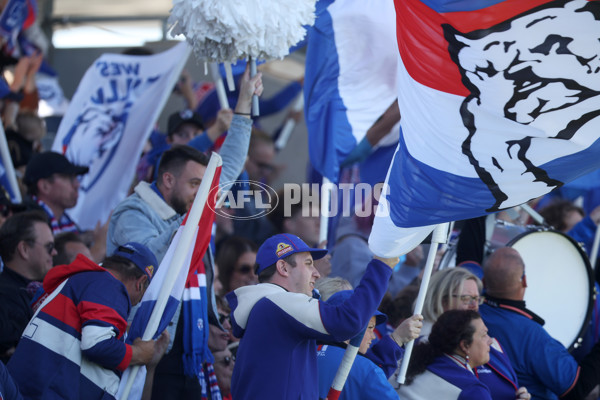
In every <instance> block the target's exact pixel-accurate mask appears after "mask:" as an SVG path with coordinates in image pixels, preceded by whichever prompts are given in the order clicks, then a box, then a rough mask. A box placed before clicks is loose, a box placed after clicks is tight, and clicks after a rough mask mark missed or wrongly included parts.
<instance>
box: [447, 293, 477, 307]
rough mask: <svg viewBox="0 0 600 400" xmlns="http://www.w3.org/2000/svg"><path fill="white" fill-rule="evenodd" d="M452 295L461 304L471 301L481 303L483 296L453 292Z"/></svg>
mask: <svg viewBox="0 0 600 400" xmlns="http://www.w3.org/2000/svg"><path fill="white" fill-rule="evenodd" d="M452 297H458V298H459V299H460V301H461V302H462V303H463V304H471V303H473V302H474V303H477V304H479V305H482V304H483V297H481V296H469V295H468V294H463V295H461V296H459V295H457V294H453V295H452Z"/></svg>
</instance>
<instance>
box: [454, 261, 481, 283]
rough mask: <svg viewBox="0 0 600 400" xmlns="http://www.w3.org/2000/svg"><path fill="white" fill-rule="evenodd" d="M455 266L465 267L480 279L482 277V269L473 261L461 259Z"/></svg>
mask: <svg viewBox="0 0 600 400" xmlns="http://www.w3.org/2000/svg"><path fill="white" fill-rule="evenodd" d="M457 267H461V268H464V269H466V270H467V271H469V272H470V273H472V274H473V275H475V276H476V277H478V278H479V279H480V280H481V279H483V269H482V268H481V265H479V263H477V262H475V261H463V262H461V263H460V264H458V265H457Z"/></svg>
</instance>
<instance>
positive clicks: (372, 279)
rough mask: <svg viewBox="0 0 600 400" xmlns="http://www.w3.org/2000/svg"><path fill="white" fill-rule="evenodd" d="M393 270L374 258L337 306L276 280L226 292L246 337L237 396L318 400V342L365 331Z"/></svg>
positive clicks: (239, 399)
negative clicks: (348, 293) (285, 286)
mask: <svg viewBox="0 0 600 400" xmlns="http://www.w3.org/2000/svg"><path fill="white" fill-rule="evenodd" d="M391 274H392V270H391V268H389V267H388V266H387V265H385V264H384V263H383V262H381V261H378V260H372V261H371V262H370V263H369V267H368V268H367V271H366V272H365V275H364V277H363V279H362V281H361V283H360V284H359V285H358V287H357V288H356V289H355V290H354V293H353V295H352V296H351V297H350V298H349V299H348V300H346V301H345V302H344V303H342V304H340V305H335V306H334V305H331V304H327V303H325V302H322V301H319V300H317V299H315V298H312V297H309V296H307V295H305V294H302V293H291V292H288V291H287V290H285V289H284V288H282V287H281V286H278V285H274V284H271V283H261V284H258V285H253V286H244V287H241V288H239V289H236V290H235V291H233V292H231V293H229V294H227V300H228V301H229V305H230V306H231V310H232V312H231V322H232V325H233V334H234V335H235V336H236V337H241V341H240V346H239V348H238V351H237V356H236V364H235V368H234V370H233V377H232V380H231V393H232V397H233V398H234V399H235V400H244V399H248V400H255V399H273V400H275V399H277V400H285V399H310V400H315V399H317V398H318V396H319V384H318V383H319V378H318V371H317V345H316V340H323V341H329V342H331V341H333V342H342V341H344V340H347V339H350V338H352V337H354V336H356V335H357V334H358V333H359V332H360V331H362V330H363V329H364V328H365V327H366V326H367V323H368V322H369V320H370V319H371V317H372V316H373V313H374V312H375V309H376V308H377V306H378V305H379V303H380V302H381V299H382V298H383V295H384V294H385V291H386V287H387V283H388V281H389V279H390V276H391Z"/></svg>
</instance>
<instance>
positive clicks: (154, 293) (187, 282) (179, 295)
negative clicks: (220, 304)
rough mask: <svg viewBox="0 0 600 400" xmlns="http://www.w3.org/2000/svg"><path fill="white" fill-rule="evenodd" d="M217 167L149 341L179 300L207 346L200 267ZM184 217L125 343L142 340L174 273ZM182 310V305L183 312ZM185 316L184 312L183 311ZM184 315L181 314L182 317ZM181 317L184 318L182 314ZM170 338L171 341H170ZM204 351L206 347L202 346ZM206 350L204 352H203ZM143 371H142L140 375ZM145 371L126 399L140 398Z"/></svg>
mask: <svg viewBox="0 0 600 400" xmlns="http://www.w3.org/2000/svg"><path fill="white" fill-rule="evenodd" d="M221 168H222V167H221V166H219V167H217V169H216V172H215V175H214V177H213V180H212V183H211V190H210V194H209V196H208V199H207V203H206V205H205V206H204V209H203V211H202V216H201V217H200V221H199V222H198V226H197V228H196V232H195V234H194V239H193V241H192V246H191V247H190V249H189V251H188V253H187V256H186V258H185V262H184V267H183V268H181V269H180V271H179V274H178V275H177V278H176V280H175V284H174V285H173V288H172V290H171V292H170V294H169V298H168V300H167V304H166V307H165V309H164V311H163V313H162V316H161V318H160V323H159V325H158V328H157V330H156V332H153V338H154V339H156V338H157V337H158V336H159V335H160V334H161V333H162V332H163V331H164V330H165V329H166V328H167V325H168V324H169V322H171V320H172V319H173V316H174V315H175V311H176V310H177V307H178V306H179V303H180V301H181V300H182V299H183V302H184V303H188V304H189V305H193V307H194V308H195V309H197V310H198V311H199V312H200V314H199V315H198V316H197V318H196V319H194V326H195V327H197V331H198V335H197V340H196V342H197V344H198V345H199V346H200V345H202V344H204V346H206V345H207V342H208V316H207V313H208V310H207V304H208V302H207V299H208V294H207V287H206V271H205V269H204V264H203V262H202V258H203V257H204V254H205V253H206V250H207V249H208V245H209V243H210V240H211V233H212V226H213V222H214V219H215V212H214V211H213V210H214V209H215V203H216V199H217V193H218V187H219V179H220V177H221ZM188 216H189V212H188V215H186V217H185V219H184V220H183V222H182V223H181V226H180V227H179V229H178V230H177V232H176V233H175V236H174V237H173V240H172V241H171V244H170V245H169V248H168V249H167V253H166V254H165V257H164V258H163V260H162V261H161V263H160V266H159V267H158V270H157V271H154V272H155V275H154V277H153V278H152V280H151V282H150V285H149V286H148V289H147V290H146V293H144V296H143V298H142V301H141V302H140V305H139V308H138V310H137V312H136V313H135V316H134V317H133V321H132V322H131V327H130V328H129V332H128V334H127V341H128V342H129V343H133V340H135V339H136V338H139V337H143V335H144V332H145V331H146V326H147V325H148V322H149V320H150V316H151V315H152V312H153V310H154V307H155V305H156V301H157V299H158V297H159V294H160V293H161V291H162V290H163V284H164V282H165V280H166V278H167V277H168V276H170V275H172V274H173V273H177V271H174V268H175V267H176V266H175V265H173V263H172V260H173V256H174V254H175V250H176V249H177V246H178V244H179V241H180V238H181V234H182V231H183V229H184V227H185V225H186V222H187V220H188ZM185 309H186V307H185V306H184V310H185ZM183 312H184V313H185V311H183ZM182 315H184V314H182ZM182 318H186V317H185V315H184V316H183V317H182ZM171 339H173V338H171ZM206 349H207V347H206ZM206 351H208V350H206ZM130 371H131V368H128V369H127V370H125V372H124V373H123V376H122V378H121V385H120V387H119V392H118V395H117V398H120V397H121V396H120V394H121V393H122V392H123V390H124V388H125V385H126V383H127V380H128V379H129V374H130ZM142 371H143V372H142ZM145 376H146V374H145V369H143V370H140V372H139V373H138V374H137V375H136V377H135V380H134V384H133V386H132V388H131V391H130V392H129V397H128V398H129V399H132V400H133V399H140V398H141V396H142V390H143V387H144V380H145Z"/></svg>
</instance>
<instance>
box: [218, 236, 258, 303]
mask: <svg viewBox="0 0 600 400" xmlns="http://www.w3.org/2000/svg"><path fill="white" fill-rule="evenodd" d="M257 250H258V246H256V243H254V242H253V241H251V240H248V239H246V238H243V237H240V236H232V237H230V238H228V239H227V240H225V241H224V242H223V243H222V244H221V245H220V247H219V251H218V253H217V259H216V263H217V267H218V268H219V279H220V280H221V283H222V284H223V292H222V293H229V292H231V291H232V290H235V289H237V288H239V287H241V286H247V285H255V284H257V283H258V277H257V276H256V274H255V273H254V266H255V264H256V251H257Z"/></svg>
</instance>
